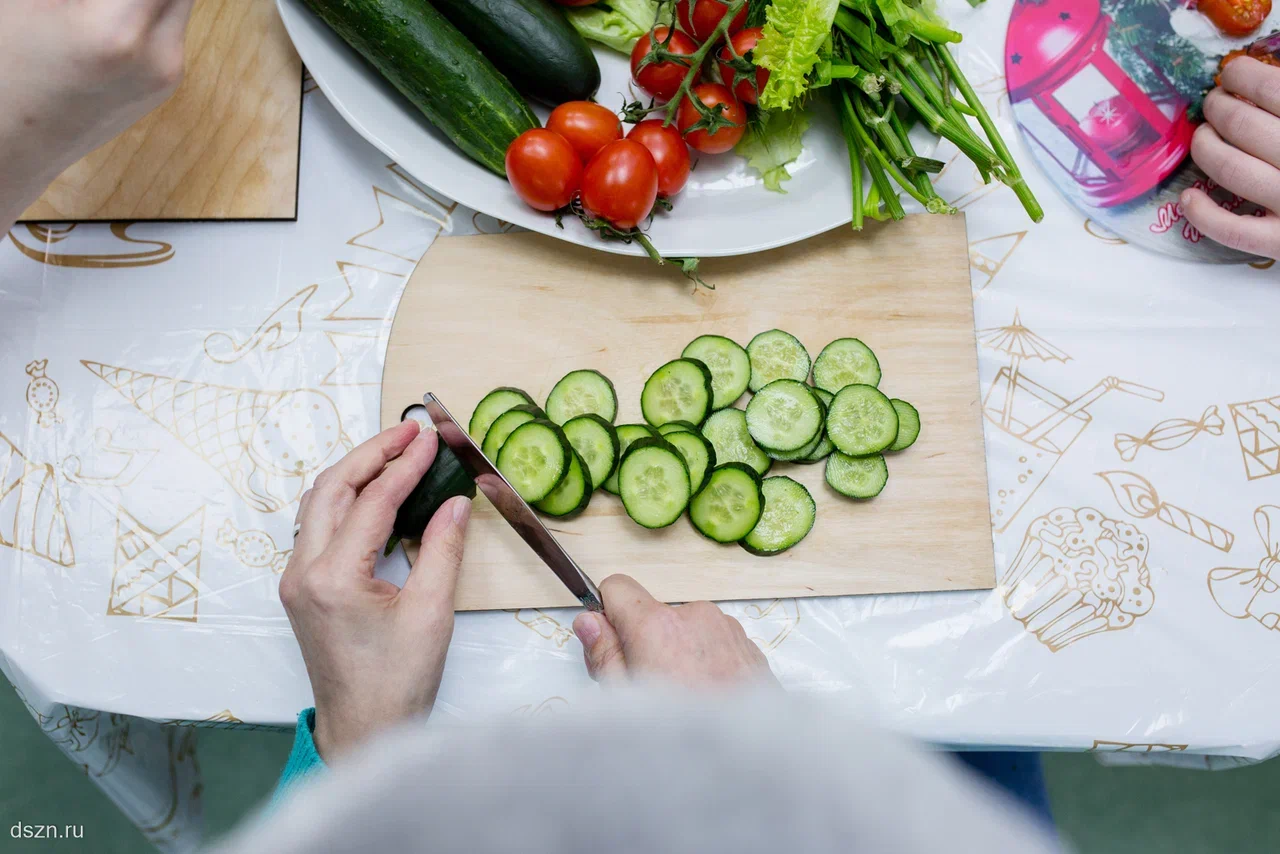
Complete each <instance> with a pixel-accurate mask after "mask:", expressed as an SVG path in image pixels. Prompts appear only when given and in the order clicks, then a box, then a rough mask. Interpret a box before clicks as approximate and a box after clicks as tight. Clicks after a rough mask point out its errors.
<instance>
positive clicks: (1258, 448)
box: [1230, 395, 1280, 480]
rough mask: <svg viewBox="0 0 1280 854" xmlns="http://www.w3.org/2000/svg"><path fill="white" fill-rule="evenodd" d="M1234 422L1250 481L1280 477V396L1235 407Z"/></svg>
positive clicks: (1236, 404)
mask: <svg viewBox="0 0 1280 854" xmlns="http://www.w3.org/2000/svg"><path fill="white" fill-rule="evenodd" d="M1230 409H1231V419H1232V421H1233V422H1234V423H1235V428H1236V437H1237V438H1238V439H1239V440H1240V453H1241V455H1242V456H1243V457H1244V474H1245V477H1247V478H1249V480H1257V479H1259V478H1263V477H1271V476H1272V475H1276V474H1280V395H1277V396H1275V397H1271V398H1266V399H1263V400H1250V401H1246V402H1244V403H1233V404H1231V406H1230Z"/></svg>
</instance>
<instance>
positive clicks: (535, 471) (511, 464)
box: [496, 418, 573, 504]
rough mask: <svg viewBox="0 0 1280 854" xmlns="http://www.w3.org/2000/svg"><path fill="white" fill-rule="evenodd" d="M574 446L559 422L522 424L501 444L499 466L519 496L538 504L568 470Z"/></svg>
mask: <svg viewBox="0 0 1280 854" xmlns="http://www.w3.org/2000/svg"><path fill="white" fill-rule="evenodd" d="M572 458H573V446H571V445H570V444H569V440H568V439H566V438H565V435H564V431H563V430H561V429H560V427H559V425H557V424H553V423H552V422H550V421H547V420H546V419H542V418H540V419H538V420H537V421H530V422H528V423H526V424H521V425H520V426H519V427H517V428H516V429H515V430H513V431H512V432H511V435H510V436H508V437H507V441H505V442H503V443H502V450H501V451H499V452H498V460H497V462H496V465H497V467H498V471H500V472H502V474H503V476H504V477H505V478H506V479H507V480H508V481H509V482H510V483H511V485H512V486H513V487H515V490H516V492H517V493H519V495H520V497H521V498H523V499H524V500H525V501H528V502H529V503H530V504H536V503H537V502H539V501H541V500H542V499H544V498H546V497H547V496H548V495H550V494H551V492H552V490H554V489H555V488H556V487H557V486H559V485H560V482H561V481H562V480H564V479H565V477H566V476H567V475H568V473H569V461H570V460H571V459H572Z"/></svg>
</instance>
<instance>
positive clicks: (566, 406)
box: [547, 370, 618, 424]
mask: <svg viewBox="0 0 1280 854" xmlns="http://www.w3.org/2000/svg"><path fill="white" fill-rule="evenodd" d="M588 413H594V414H595V415H599V416H600V417H601V418H603V419H604V420H605V421H608V422H609V423H610V424H612V423H613V419H615V418H617V417H618V394H617V392H615V391H614V390H613V383H612V382H610V381H609V378H608V377H606V376H605V375H604V374H602V373H600V372H599V371H592V370H581V371H570V372H569V373H567V374H565V375H564V376H563V377H561V378H560V381H559V382H558V383H556V384H555V386H554V387H553V388H552V389H551V393H550V394H548V395H547V417H548V418H550V419H551V420H552V421H554V422H556V423H557V424H563V423H565V422H566V421H568V420H569V419H570V418H577V417H578V416H579V415H586V414H588Z"/></svg>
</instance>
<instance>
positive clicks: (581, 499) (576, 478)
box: [533, 451, 591, 519]
mask: <svg viewBox="0 0 1280 854" xmlns="http://www.w3.org/2000/svg"><path fill="white" fill-rule="evenodd" d="M590 477H591V475H590V473H589V471H588V470H587V464H586V463H585V462H583V461H582V456H581V455H580V454H579V453H578V452H577V451H572V452H571V454H570V457H569V473H568V474H567V475H565V478H564V480H562V481H560V485H559V486H557V487H556V488H555V489H553V490H551V493H550V494H549V495H548V496H547V497H546V498H544V499H542V500H541V501H539V502H538V503H537V504H535V505H533V506H534V507H537V508H538V509H539V510H541V511H542V512H543V513H546V514H547V515H548V516H558V517H559V518H561V519H568V518H570V517H573V516H577V515H578V514H579V513H581V512H582V511H583V510H586V509H587V505H588V504H590V503H591V481H590Z"/></svg>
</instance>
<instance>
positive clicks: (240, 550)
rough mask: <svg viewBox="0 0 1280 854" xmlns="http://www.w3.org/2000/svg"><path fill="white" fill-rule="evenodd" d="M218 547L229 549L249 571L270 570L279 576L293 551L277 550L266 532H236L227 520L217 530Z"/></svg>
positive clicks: (234, 527) (273, 540)
mask: <svg viewBox="0 0 1280 854" xmlns="http://www.w3.org/2000/svg"><path fill="white" fill-rule="evenodd" d="M218 545H220V546H222V547H223V548H225V549H229V550H230V551H231V552H232V553H233V554H235V556H236V560H238V561H240V562H241V563H242V564H244V565H245V566H247V567H249V568H250V569H268V568H269V569H270V570H271V571H272V572H274V573H276V574H279V573H282V572H284V568H285V567H286V566H287V565H288V563H289V556H290V555H292V554H293V549H278V548H276V541H275V539H273V538H272V536H271V535H270V534H268V533H267V532H266V531H258V530H251V531H238V530H236V526H235V525H233V524H231V520H230V519H227V520H225V521H224V522H223V523H222V526H221V527H220V528H218Z"/></svg>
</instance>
